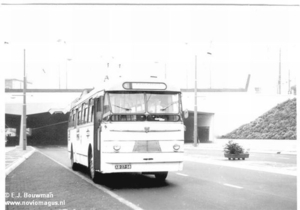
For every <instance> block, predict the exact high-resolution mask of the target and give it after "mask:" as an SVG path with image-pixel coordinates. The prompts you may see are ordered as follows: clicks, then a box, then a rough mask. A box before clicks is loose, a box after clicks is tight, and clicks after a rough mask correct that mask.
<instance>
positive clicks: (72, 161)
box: [70, 146, 78, 171]
mask: <svg viewBox="0 0 300 210" xmlns="http://www.w3.org/2000/svg"><path fill="white" fill-rule="evenodd" d="M70 159H71V167H72V169H73V171H77V170H78V164H77V163H75V162H74V152H73V146H72V147H71V157H70Z"/></svg>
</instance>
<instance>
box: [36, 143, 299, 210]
mask: <svg viewBox="0 0 300 210" xmlns="http://www.w3.org/2000/svg"><path fill="white" fill-rule="evenodd" d="M37 149H38V150H39V151H40V152H41V153H42V154H45V155H46V156H48V157H49V158H51V159H52V160H54V161H56V162H57V163H60V164H61V165H63V166H65V167H67V168H70V161H69V159H68V153H67V150H66V148H65V147H55V148H37ZM186 153H187V154H186V155H187V161H185V163H184V170H183V171H181V172H176V173H175V172H172V173H169V175H168V177H167V181H166V182H165V183H159V182H157V181H156V180H155V178H154V176H152V175H141V174H113V175H102V176H101V181H100V183H98V184H97V185H98V186H100V187H101V188H102V189H105V191H106V190H107V191H108V192H111V193H112V194H113V195H116V196H117V197H118V198H119V200H120V198H121V200H122V199H124V200H123V202H124V203H126V202H127V201H128V203H132V204H134V205H135V206H136V207H139V208H141V209H145V210H146V209H149V210H150V209H151V210H152V209H165V210H167V209H172V210H174V209H180V210H182V209H197V210H198V209H213V210H215V209H220V210H224V209H230V210H234V209H239V210H240V209H245V210H247V209H272V210H277V209H278V210H282V209H297V177H296V176H294V175H286V174H280V173H276V172H275V173H274V172H265V171H262V170H259V169H256V170H249V169H245V168H243V167H239V166H238V165H243V164H245V163H247V162H251V161H252V162H255V161H261V160H263V162H268V163H269V162H273V163H274V164H283V163H285V164H291V165H295V164H294V163H296V155H284V156H282V155H277V156H276V155H274V154H258V153H256V154H250V156H251V161H250V159H249V160H245V161H242V160H240V161H231V163H233V164H234V166H233V167H232V166H228V165H226V164H222V163H219V164H216V163H215V162H211V161H210V160H211V159H218V158H220V159H222V160H223V161H224V162H225V160H226V159H225V158H223V157H222V155H220V154H219V151H207V152H204V151H198V150H197V151H196V150H189V151H187V152H186ZM199 159H201V161H197V160H199ZM219 162H221V161H219ZM226 162H229V161H226ZM211 163H213V164H211ZM74 173H77V174H80V175H81V176H83V177H86V178H88V175H87V172H86V169H85V168H84V167H82V169H81V170H80V171H78V172H74ZM79 181H80V182H85V180H84V179H79ZM95 186H96V185H95ZM95 188H96V187H95ZM81 193H82V194H83V195H84V194H85V193H86V192H81ZM90 202H93V201H92V200H91V201H90ZM116 202H119V201H118V200H116ZM132 208H135V207H134V206H133V207H132Z"/></svg>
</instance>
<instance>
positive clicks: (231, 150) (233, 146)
mask: <svg viewBox="0 0 300 210" xmlns="http://www.w3.org/2000/svg"><path fill="white" fill-rule="evenodd" d="M224 152H225V153H227V154H241V153H244V149H243V148H242V147H241V146H240V145H239V144H238V143H234V142H233V141H232V140H230V141H229V142H228V143H227V144H226V145H225V147H224Z"/></svg>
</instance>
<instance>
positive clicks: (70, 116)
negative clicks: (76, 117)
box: [68, 110, 73, 128]
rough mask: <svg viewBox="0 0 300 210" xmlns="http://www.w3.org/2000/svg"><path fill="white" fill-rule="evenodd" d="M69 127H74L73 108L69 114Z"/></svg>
mask: <svg viewBox="0 0 300 210" xmlns="http://www.w3.org/2000/svg"><path fill="white" fill-rule="evenodd" d="M68 124H69V125H68V127H69V128H70V127H73V114H72V110H71V111H70V115H69V123H68Z"/></svg>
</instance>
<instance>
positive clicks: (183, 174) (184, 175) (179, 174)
mask: <svg viewBox="0 0 300 210" xmlns="http://www.w3.org/2000/svg"><path fill="white" fill-rule="evenodd" d="M176 174H177V175H180V176H189V175H186V174H182V173H176Z"/></svg>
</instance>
